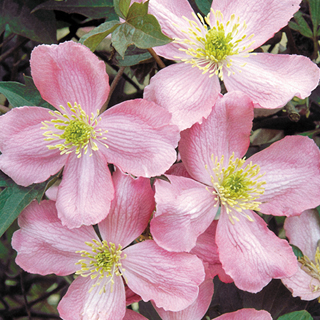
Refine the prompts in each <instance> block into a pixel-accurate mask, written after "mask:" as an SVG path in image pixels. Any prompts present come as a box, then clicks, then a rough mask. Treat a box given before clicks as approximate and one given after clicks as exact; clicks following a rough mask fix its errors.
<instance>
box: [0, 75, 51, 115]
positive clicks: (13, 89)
mask: <svg viewBox="0 0 320 320" xmlns="http://www.w3.org/2000/svg"><path fill="white" fill-rule="evenodd" d="M24 80H25V83H26V84H25V85H24V84H22V83H19V82H13V81H3V82H0V93H2V94H3V95H4V96H5V97H6V98H7V99H8V100H9V102H10V104H11V105H12V106H13V107H14V108H16V107H22V106H38V107H44V108H48V109H52V110H55V109H54V108H53V107H52V106H51V105H50V104H49V103H48V102H46V101H45V100H43V99H42V98H41V95H40V93H39V91H38V89H37V88H36V86H35V85H34V83H33V80H32V78H31V77H26V76H25V77H24Z"/></svg>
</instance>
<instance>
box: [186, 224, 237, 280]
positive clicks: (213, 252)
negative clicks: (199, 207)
mask: <svg viewBox="0 0 320 320" xmlns="http://www.w3.org/2000/svg"><path fill="white" fill-rule="evenodd" d="M217 224H218V221H217V220H214V221H212V223H211V225H210V226H209V227H208V229H207V230H206V231H205V232H204V233H202V234H200V236H199V237H198V239H197V243H196V246H195V247H194V248H193V249H192V250H191V251H190V253H192V254H195V255H196V256H197V257H198V258H200V259H201V260H202V261H203V262H204V265H205V266H206V265H208V267H207V270H206V273H207V276H208V277H210V278H211V279H213V278H214V277H215V276H216V275H218V276H219V278H220V280H221V281H223V282H233V280H232V279H231V278H230V277H229V276H228V275H227V274H226V273H225V271H224V270H223V268H222V266H221V262H220V259H219V252H218V246H217V245H216V242H215V235H216V229H217Z"/></svg>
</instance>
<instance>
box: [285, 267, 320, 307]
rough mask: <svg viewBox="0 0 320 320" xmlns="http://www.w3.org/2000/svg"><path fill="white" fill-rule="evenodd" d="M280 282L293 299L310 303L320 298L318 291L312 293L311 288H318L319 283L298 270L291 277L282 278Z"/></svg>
mask: <svg viewBox="0 0 320 320" xmlns="http://www.w3.org/2000/svg"><path fill="white" fill-rule="evenodd" d="M299 265H300V263H299ZM300 266H301V265H300ZM281 281H282V282H283V284H284V285H285V286H286V287H287V288H288V289H289V290H290V291H291V292H292V296H293V297H300V298H301V299H302V300H308V301H310V300H313V299H316V298H318V297H319V296H320V292H319V290H315V291H313V290H312V287H311V286H317V287H318V288H319V287H320V281H319V280H317V279H315V278H313V277H311V276H310V275H309V274H308V273H306V272H305V271H303V270H302V269H300V268H299V269H298V272H297V273H295V274H294V275H293V276H292V277H289V278H283V279H281Z"/></svg>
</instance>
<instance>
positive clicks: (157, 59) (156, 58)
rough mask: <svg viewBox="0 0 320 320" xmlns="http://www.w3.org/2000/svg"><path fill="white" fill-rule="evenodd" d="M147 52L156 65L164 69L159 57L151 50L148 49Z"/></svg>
mask: <svg viewBox="0 0 320 320" xmlns="http://www.w3.org/2000/svg"><path fill="white" fill-rule="evenodd" d="M148 51H149V52H150V54H151V55H152V57H153V59H154V60H156V63H157V64H158V66H159V67H160V68H161V69H163V68H165V67H166V65H165V64H164V63H163V61H162V60H161V59H160V58H159V56H158V55H157V54H156V53H155V51H154V50H153V49H152V48H149V49H148Z"/></svg>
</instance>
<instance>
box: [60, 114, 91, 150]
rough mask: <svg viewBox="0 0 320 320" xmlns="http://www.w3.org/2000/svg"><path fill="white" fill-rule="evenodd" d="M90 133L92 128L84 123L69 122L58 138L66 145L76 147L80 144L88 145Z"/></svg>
mask: <svg viewBox="0 0 320 320" xmlns="http://www.w3.org/2000/svg"><path fill="white" fill-rule="evenodd" d="M92 131H93V128H92V127H91V126H90V125H88V124H86V123H85V122H84V121H81V120H78V119H77V120H71V121H70V122H69V124H68V126H67V127H66V128H65V129H64V133H63V134H62V135H61V136H60V137H61V138H62V139H65V141H66V143H71V144H73V145H75V146H78V145H80V144H88V141H89V139H90V137H91V132H92Z"/></svg>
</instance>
